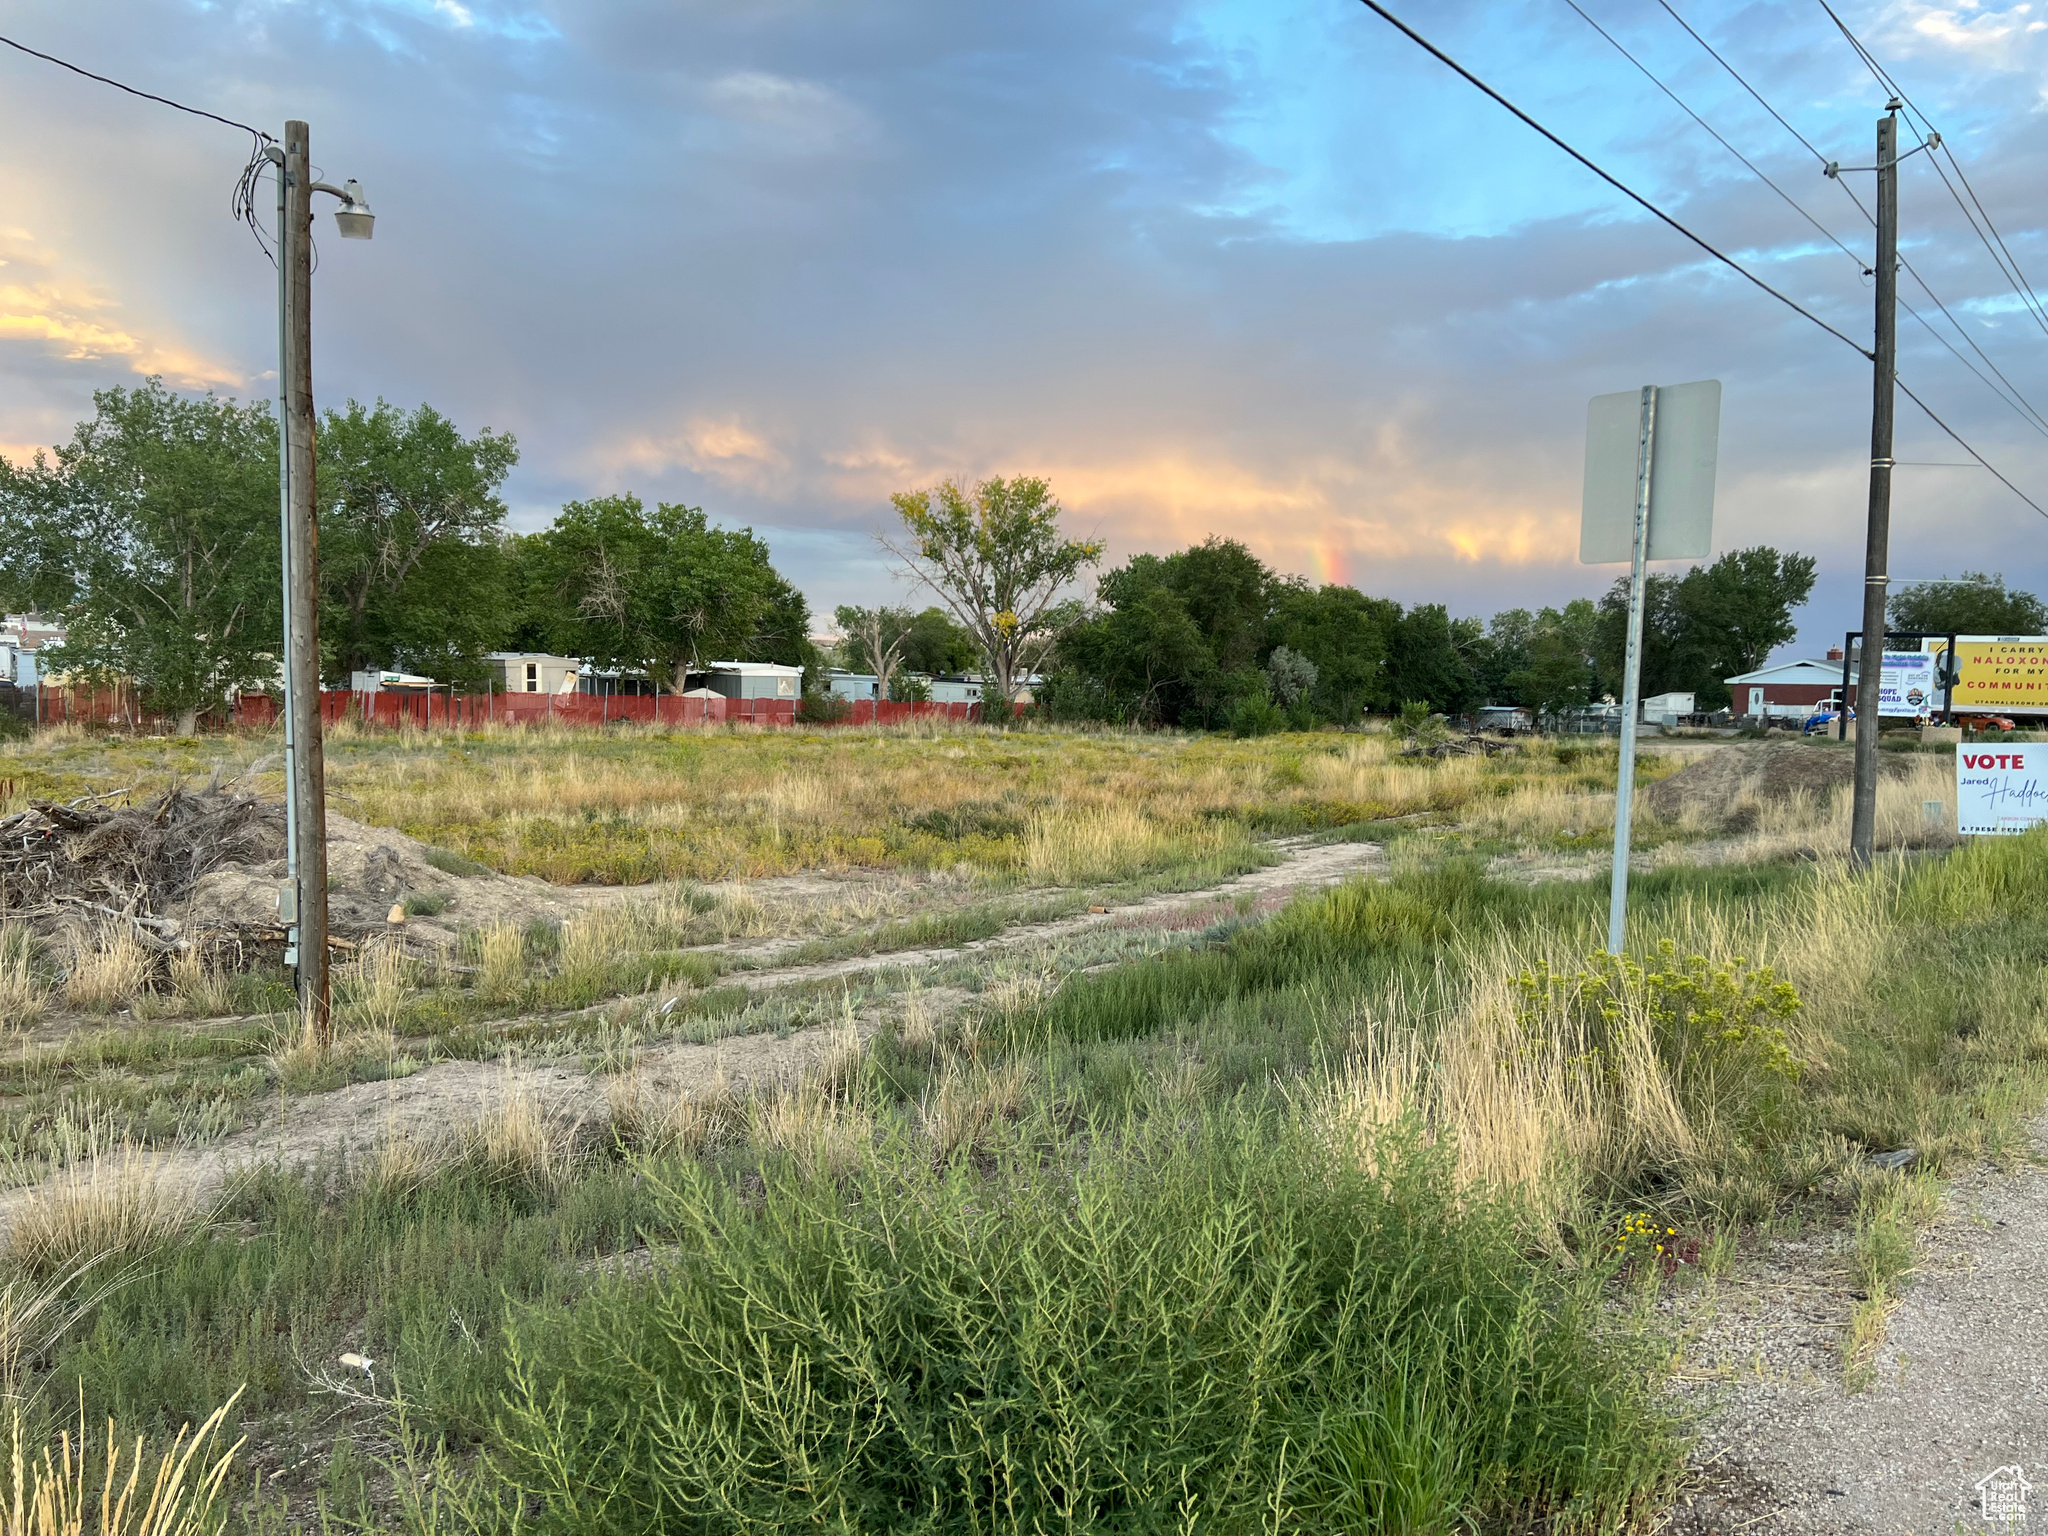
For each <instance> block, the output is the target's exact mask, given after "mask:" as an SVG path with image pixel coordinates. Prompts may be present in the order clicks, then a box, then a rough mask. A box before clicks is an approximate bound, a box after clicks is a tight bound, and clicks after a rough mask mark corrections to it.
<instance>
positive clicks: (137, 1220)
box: [8, 1148, 205, 1275]
mask: <svg viewBox="0 0 2048 1536" xmlns="http://www.w3.org/2000/svg"><path fill="white" fill-rule="evenodd" d="M204 1219H205V1215H204V1213H203V1212H202V1211H200V1210H199V1209H198V1208H197V1207H196V1206H195V1205H194V1204H193V1202H192V1199H191V1197H190V1196H189V1194H187V1193H186V1192H185V1191H184V1190H182V1189H180V1188H178V1187H176V1184H175V1181H173V1180H170V1179H167V1178H165V1177H164V1175H163V1171H162V1166H161V1164H160V1163H159V1162H158V1161H157V1160H156V1159H154V1158H151V1157H149V1156H147V1155H146V1154H143V1153H141V1152H138V1151H136V1150H134V1149H133V1148H129V1149H127V1150H125V1151H124V1152H123V1153H122V1154H121V1156H120V1157H119V1158H118V1159H117V1158H115V1157H114V1156H113V1155H111V1154H109V1155H108V1156H105V1157H101V1158H97V1159H95V1160H94V1161H93V1162H91V1163H89V1164H85V1165H83V1166H80V1167H76V1168H73V1169H71V1170H70V1171H69V1172H66V1173H63V1174H60V1175H58V1177H57V1178H56V1179H54V1180H52V1181H51V1182H50V1183H49V1184H47V1185H46V1186H44V1187H43V1188H41V1189H39V1190H37V1191H36V1192H35V1193H33V1194H31V1195H29V1196H28V1197H27V1198H25V1199H24V1200H23V1201H22V1202H21V1204H20V1205H18V1206H17V1207H15V1211H14V1217H13V1221H12V1223H11V1226H10V1229H9V1245H8V1251H9V1253H10V1255H11V1256H12V1258H13V1260H14V1262H15V1263H16V1264H17V1265H19V1266H20V1267H21V1268H22V1270H23V1271H24V1272H26V1273H28V1274H31V1275H53V1274H56V1273H58V1272H60V1271H62V1270H66V1269H69V1268H72V1267H73V1266H75V1265H78V1264H82V1263H86V1262H89V1261H96V1260H98V1259H101V1258H132V1257H135V1256H137V1255H139V1254H144V1253H149V1252H152V1251H154V1250H155V1249H157V1248H160V1247H162V1246H163V1245H165V1244H166V1243H169V1242H172V1241H175V1240H176V1239H177V1238H179V1237H181V1236H182V1235H184V1234H185V1233H186V1232H188V1231H190V1230H191V1229H192V1228H193V1227H195V1226H197V1225H198V1224H199V1223H200V1222H201V1221H203V1220H204Z"/></svg>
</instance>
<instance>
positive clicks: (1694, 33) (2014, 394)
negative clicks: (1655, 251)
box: [1565, 0, 2048, 436]
mask: <svg viewBox="0 0 2048 1536" xmlns="http://www.w3.org/2000/svg"><path fill="white" fill-rule="evenodd" d="M1565 3H1566V4H1568V5H1571V7H1572V9H1573V10H1578V6H1577V4H1576V3H1575V0H1565ZM1658 4H1660V5H1662V6H1663V7H1664V9H1665V11H1666V12H1667V13H1668V14H1669V15H1670V17H1671V19H1672V20H1673V21H1675V22H1677V23H1678V24H1679V25H1680V26H1681V27H1683V28H1685V31H1686V34H1687V36H1689V37H1691V38H1692V40H1693V41H1694V42H1696V43H1698V44H1699V45H1700V47H1702V48H1703V49H1705V50H1706V52H1707V54H1708V56H1709V57H1710V58H1712V59H1713V61H1714V62H1715V63H1716V64H1719V65H1720V66H1721V68H1723V69H1724V70H1726V71H1727V72H1728V74H1729V76H1730V77H1731V78H1732V79H1733V80H1734V81H1735V83H1736V84H1737V85H1739V86H1741V87H1742V88H1743V89H1744V90H1745V91H1747V92H1748V93H1749V94H1750V96H1751V97H1753V98H1754V99H1755V101H1756V103H1757V104H1758V105H1759V106H1761V107H1762V108H1763V109H1764V110H1765V111H1766V112H1768V113H1770V115H1771V116H1772V117H1773V118H1775V119H1777V121H1778V123H1779V124H1780V125H1781V126H1782V127H1783V128H1784V129H1785V131H1786V132H1787V133H1789V134H1791V135H1792V137H1793V138H1795V139H1797V140H1798V141H1799V142H1800V143H1801V144H1803V145H1805V146H1806V149H1807V152H1808V153H1809V154H1811V155H1812V156H1813V157H1814V158H1815V159H1816V160H1817V161H1819V163H1820V165H1821V167H1822V168H1823V169H1826V168H1827V167H1828V166H1829V165H1831V164H1832V162H1830V161H1829V160H1828V158H1827V157H1826V156H1825V155H1823V154H1821V152H1820V151H1819V150H1818V149H1816V148H1815V147H1814V145H1813V142H1812V141H1811V140H1810V139H1808V138H1807V137H1806V135H1805V134H1803V133H1801V132H1800V131H1799V130H1798V129H1797V128H1795V127H1793V126H1792V124H1791V123H1790V122H1788V121H1787V120H1786V118H1785V115H1784V114H1783V113H1781V112H1780V111H1779V110H1778V109H1777V108H1776V107H1774V106H1772V105H1771V103H1770V101H1769V100H1768V99H1767V98H1766V97H1765V96H1764V94H1763V92H1761V91H1759V90H1758V89H1757V88H1756V87H1755V86H1753V85H1751V84H1750V83H1749V81H1748V80H1747V79H1745V78H1744V76H1743V74H1742V71H1741V70H1739V69H1737V68H1736V67H1735V66H1734V65H1733V64H1731V63H1730V62H1729V61H1728V60H1727V59H1726V58H1725V57H1724V56H1723V55H1722V54H1721V53H1720V52H1719V51H1718V50H1717V49H1716V48H1715V47H1714V45H1713V44H1712V43H1710V42H1708V41H1707V40H1706V38H1704V37H1702V36H1701V35H1700V33H1699V31H1698V30H1697V29H1696V28H1695V27H1693V25H1692V24H1691V23H1690V22H1688V21H1687V20H1686V19H1685V18H1684V17H1683V16H1681V15H1679V14H1678V12H1677V11H1676V10H1674V9H1673V8H1672V6H1671V4H1670V0H1658ZM1580 14H1581V15H1584V14H1585V13H1584V12H1583V11H1581V12H1580ZM1829 14H1830V15H1833V14H1834V13H1833V12H1832V11H1830V12H1829ZM1587 19H1588V20H1589V21H1590V20H1591V18H1590V17H1588V18H1587ZM1839 24H1840V23H1839V21H1838V22H1837V25H1839ZM1845 31H1846V29H1845ZM1603 35H1604V32H1603ZM1610 41H1611V39H1610ZM1851 41H1852V42H1854V39H1853V38H1852V39H1851ZM1616 46H1617V47H1619V46H1620V45H1619V44H1616ZM1857 46H1858V51H1859V54H1861V53H1862V49H1861V45H1860V44H1859V45H1857ZM1630 62H1631V63H1634V62H1635V61H1634V60H1633V59H1632V58H1631V60H1630ZM1865 62H1866V64H1868V65H1869V67H1870V68H1871V70H1872V72H1873V73H1877V72H1878V66H1877V65H1876V63H1875V62H1874V61H1871V60H1869V59H1867V58H1866V60H1865ZM1636 67H1637V68H1638V69H1641V68H1642V66H1641V65H1640V64H1638V65H1637V66H1636ZM1643 72H1644V73H1645V74H1649V71H1648V70H1647V69H1645V70H1644V71H1643ZM1651 79H1652V80H1655V79H1656V77H1655V76H1654V75H1651ZM1879 83H1880V84H1885V80H1884V79H1883V78H1880V80H1879ZM1657 84H1658V86H1659V87H1660V88H1664V87H1663V82H1662V81H1657ZM1886 89H1887V90H1889V89H1891V87H1890V86H1889V85H1886ZM1665 94H1666V95H1669V96H1671V99H1672V100H1674V101H1677V100H1678V98H1677V96H1676V95H1673V94H1672V93H1671V92H1670V91H1669V90H1668V89H1665ZM1679 105H1681V106H1684V103H1683V102H1679ZM1689 110H1690V109H1689V108H1688V111H1689ZM1693 115H1694V117H1695V120H1698V114H1696V113H1695V114H1693ZM1700 126H1701V127H1703V128H1706V129H1707V131H1708V132H1709V133H1714V130H1713V129H1712V128H1711V127H1709V126H1708V125H1707V124H1706V123H1705V122H1703V121H1702V122H1701V123H1700ZM1915 131H1916V133H1917V130H1915ZM1714 137H1715V138H1716V139H1721V136H1720V135H1719V134H1718V133H1714ZM1721 142H1722V143H1723V144H1725V143H1726V142H1727V141H1726V140H1725V139H1722V140H1721ZM1945 147H1946V146H1944V148H1945ZM1738 158H1741V157H1739V156H1738ZM1743 163H1744V164H1745V165H1747V164H1748V163H1749V162H1748V161H1747V160H1744V161H1743ZM1751 169H1752V170H1755V167H1754V166H1751ZM1938 169H1939V167H1937V170H1938ZM1756 174H1757V176H1758V177H1759V178H1760V179H1762V180H1764V181H1765V182H1766V183H1769V184H1770V185H1771V187H1772V189H1773V190H1774V191H1776V192H1777V193H1778V195H1779V196H1780V197H1785V200H1786V201H1787V202H1792V199H1791V198H1789V197H1786V195H1785V192H1784V190H1783V189H1782V188H1779V187H1778V186H1777V185H1776V183H1774V182H1770V178H1769V177H1767V176H1764V174H1763V173H1762V172H1761V171H1757V172H1756ZM1829 179H1830V180H1832V181H1833V182H1834V184H1835V185H1836V186H1838V187H1840V188H1841V189H1842V195H1843V196H1845V197H1846V198H1848V199H1849V201H1850V202H1851V203H1852V204H1853V205H1854V206H1855V209H1856V211H1857V212H1858V213H1860V214H1861V215H1863V221H1864V223H1866V224H1869V225H1871V226H1872V227H1875V226H1876V223H1877V220H1876V218H1875V217H1874V216H1873V215H1872V214H1871V212H1870V210H1869V209H1868V208H1866V207H1864V206H1863V200H1862V199H1861V198H1859V197H1858V196H1857V195H1856V189H1855V188H1853V187H1851V186H1850V185H1849V183H1848V181H1847V180H1846V179H1845V178H1843V177H1842V176H1840V175H1833V176H1830V178H1829ZM1793 206H1794V207H1798V204H1797V203H1794V204H1793ZM1800 212H1801V213H1805V209H1803V208H1801V209H1800ZM1808 217H1809V218H1810V217H1811V216H1810V215H1809V216H1808ZM1813 222H1814V223H1815V224H1816V225H1818V222H1819V221H1818V220H1814V221H1813ZM1836 243H1837V244H1840V243H1841V242H1839V241H1837V242H1836ZM1844 249H1845V250H1846V249H1847V247H1846V246H1845V247H1844ZM1851 254H1852V255H1854V253H1853V252H1852V253H1851ZM1858 260H1859V262H1860V258H1858ZM1899 265H1900V266H1902V267H1904V268H1905V269H1906V271H1907V272H1908V273H1910V274H1911V276H1912V278H1913V281H1914V282H1915V283H1918V284H1919V285H1920V291H1921V292H1922V293H1924V294H1926V295H1927V298H1928V302H1929V303H1931V304H1933V305H1934V307H1935V308H1936V309H1938V310H1940V311H1941V313H1942V317H1943V318H1944V319H1945V320H1947V321H1948V323H1949V324H1950V325H1952V326H1953V327H1955V332H1956V334H1957V335H1958V336H1960V337H1962V339H1963V343H1964V345H1966V346H1968V347H1969V349H1970V350H1971V351H1972V352H1974V353H1976V354H1977V357H1978V359H1979V360H1980V361H1981V362H1982V363H1983V364H1984V367H1985V368H1988V369H1990V370H1991V372H1992V373H1993V374H1995V375H1997V378H1998V383H1997V384H1994V383H1992V381H1991V380H1990V379H1989V378H1987V377H1985V375H1984V372H1983V370H1982V369H1979V368H1978V367H1976V365H1975V364H1973V363H1971V362H1970V360H1969V359H1968V358H1966V357H1964V356H1963V355H1962V354H1961V353H1960V352H1957V351H1956V348H1955V344H1954V343H1953V342H1951V341H1950V340H1949V339H1948V338H1947V337H1946V336H1944V335H1942V334H1941V332H1940V331H1938V330H1936V329H1935V327H1934V323H1933V322H1932V321H1930V320H1929V319H1928V318H1927V317H1926V316H1925V315H1922V314H1921V313H1920V312H1919V311H1918V310H1917V309H1915V308H1914V307H1913V306H1912V305H1911V304H1910V303H1907V302H1906V301H1905V300H1904V299H1901V300H1900V301H1899V303H1900V305H1901V307H1903V308H1904V309H1905V311H1906V313H1907V314H1909V315H1911V316H1912V317H1913V318H1914V319H1915V320H1917V321H1919V323H1920V325H1921V327H1922V328H1923V329H1925V330H1926V332H1927V334H1928V335H1930V336H1932V337H1933V338H1934V339H1935V340H1936V341H1938V342H1940V343H1941V344H1942V345H1943V346H1944V347H1946V348H1948V350H1949V351H1950V352H1951V353H1952V354H1954V356H1955V358H1956V360H1957V361H1958V362H1960V363H1961V364H1962V365H1963V366H1964V367H1965V368H1968V369H1969V370H1970V372H1972V373H1973V374H1975V375H1976V376H1977V378H1978V379H1979V380H1980V381H1981V382H1982V383H1983V385H1984V387H1985V388H1987V389H1989V390H1990V391H1991V392H1992V394H1994V395H1996V396H1997V397H1998V399H1999V401H2000V403H2002V404H2004V405H2005V406H2007V407H2008V408H2010V409H2012V410H2014V411H2016V412H2018V413H2019V416H2020V419H2021V420H2022V421H2024V422H2026V424H2027V425H2028V426H2030V427H2032V428H2033V429H2034V430H2035V431H2036V432H2040V433H2042V434H2043V435H2044V436H2048V415H2043V414H2042V412H2041V411H2040V410H2039V409H2037V408H2036V407H2035V405H2034V403H2033V402H2032V401H2030V400H2029V399H2027V397H2026V395H2025V394H2024V393H2023V392H2022V391H2021V389H2020V387H2019V386H2018V385H2017V384H2015V383H2013V381H2012V380H2011V379H2009V378H2007V377H2006V376H2005V370H2003V369H2002V368H2000V367H1999V366H1998V364H1996V363H1994V362H1993V361H1992V360H1991V357H1990V354H1989V353H1987V352H1986V351H1985V350H1984V348H1983V347H1982V346H1980V345H1979V344H1978V342H1977V338H1976V337H1975V336H1972V335H1971V334H1970V330H1969V327H1968V326H1966V325H1964V324H1963V322H1962V321H1961V320H1959V319H1957V318H1956V316H1955V314H1954V313H1953V312H1952V311H1951V310H1950V309H1949V307H1948V305H1947V304H1946V303H1944V302H1943V301H1942V297H1941V295H1940V294H1938V293H1936V292H1935V291H1934V288H1933V285H1932V284H1930V283H1929V282H1928V281H1927V279H1926V278H1925V277H1923V276H1921V274H1920V269H1919V268H1918V267H1916V266H1914V265H1913V263H1912V260H1911V258H1909V257H1907V256H1906V255H1904V254H1903V253H1901V255H1900V257H1899ZM1869 270H1870V269H1869V268H1867V267H1866V268H1864V271H1865V272H1866V273H1867V272H1868V271H1869ZM2001 384H2002V385H2003V386H2004V388H2003V389H2001V388H2000V387H1999V385H2001Z"/></svg>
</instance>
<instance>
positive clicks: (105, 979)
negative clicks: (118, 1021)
mask: <svg viewBox="0 0 2048 1536" xmlns="http://www.w3.org/2000/svg"><path fill="white" fill-rule="evenodd" d="M148 984H149V955H148V953H147V951H145V950H144V949H143V947H142V946H141V944H139V943H137V942H136V939H135V935H134V934H133V933H131V932H129V930H128V929H127V928H125V927H121V928H116V927H112V926H108V927H105V928H101V929H97V930H95V931H94V932H93V933H92V934H91V936H90V937H89V938H88V937H81V938H80V940H79V943H78V946H77V950H76V953H75V954H74V956H73V958H72V961H71V973H70V975H68V976H67V977H65V979H64V1000H65V1001H66V1002H67V1003H69V1004H70V1005H71V1006H72V1007H74V1008H77V1009H80V1010H81V1011H83V1012H85V1013H112V1012H113V1011H114V1010H115V1009H116V1008H120V1007H122V1006H123V1005H125V1004H127V1003H131V1002H133V1001H134V1000H135V999H136V998H137V997H139V996H141V994H142V991H143V988H145V987H146V986H148Z"/></svg>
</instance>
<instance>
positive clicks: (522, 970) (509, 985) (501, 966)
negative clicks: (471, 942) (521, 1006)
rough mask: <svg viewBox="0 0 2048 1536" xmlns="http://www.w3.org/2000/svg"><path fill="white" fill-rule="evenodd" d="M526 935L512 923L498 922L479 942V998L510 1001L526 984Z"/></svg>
mask: <svg viewBox="0 0 2048 1536" xmlns="http://www.w3.org/2000/svg"><path fill="white" fill-rule="evenodd" d="M526 980H527V965H526V935H525V934H524V933H523V932H521V931H520V930H519V929H518V928H517V927H515V926H513V925H512V924H511V923H494V924H492V925H491V926H490V927H489V928H486V929H485V930H484V931H483V933H482V935H481V936H480V937H479V939H478V941H477V978H476V990H477V995H478V996H480V997H482V998H484V999H485V1000H486V1001H489V1002H494V1003H506V1002H510V1001H511V1000H512V999H513V998H515V997H517V996H518V995H519V989H520V988H521V987H523V986H525V985H526Z"/></svg>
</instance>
